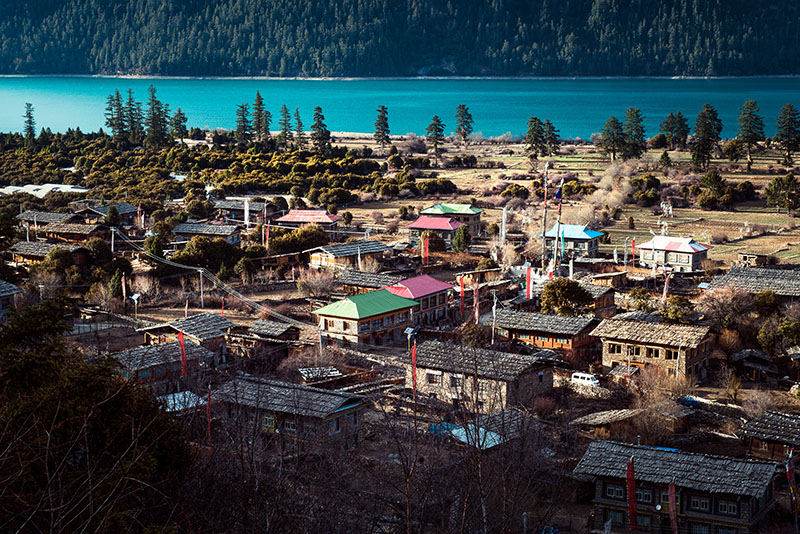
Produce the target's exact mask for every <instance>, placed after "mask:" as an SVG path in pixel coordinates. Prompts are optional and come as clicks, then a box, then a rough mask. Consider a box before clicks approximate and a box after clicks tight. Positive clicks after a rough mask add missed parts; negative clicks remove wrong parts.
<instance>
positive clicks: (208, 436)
mask: <svg viewBox="0 0 800 534" xmlns="http://www.w3.org/2000/svg"><path fill="white" fill-rule="evenodd" d="M206 421H207V423H208V426H207V428H206V439H207V440H208V444H209V445H211V386H208V402H206Z"/></svg>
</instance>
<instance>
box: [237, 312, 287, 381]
mask: <svg viewBox="0 0 800 534" xmlns="http://www.w3.org/2000/svg"><path fill="white" fill-rule="evenodd" d="M225 339H226V346H227V350H228V353H227V357H228V362H229V363H230V364H232V365H237V364H238V365H239V366H240V367H243V368H245V370H247V371H249V372H252V371H255V372H261V371H272V370H274V369H275V367H277V365H278V364H279V363H280V362H281V361H282V360H283V359H284V358H286V357H287V356H288V355H289V342H291V341H297V340H298V339H300V329H299V328H298V327H296V326H293V325H290V324H287V323H279V322H277V321H268V320H266V319H258V320H256V321H254V322H253V324H251V325H250V326H248V327H247V328H246V329H245V328H243V327H235V328H230V329H228V334H227V335H226V338H225Z"/></svg>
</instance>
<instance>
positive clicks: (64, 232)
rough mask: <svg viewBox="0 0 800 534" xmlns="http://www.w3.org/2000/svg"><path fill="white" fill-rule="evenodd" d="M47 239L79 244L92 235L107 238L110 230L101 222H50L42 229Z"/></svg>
mask: <svg viewBox="0 0 800 534" xmlns="http://www.w3.org/2000/svg"><path fill="white" fill-rule="evenodd" d="M41 233H44V236H45V237H46V238H47V239H52V240H53V241H58V242H60V243H69V244H72V245H80V244H82V243H85V242H86V241H88V240H89V239H91V238H93V237H99V238H100V239H103V240H108V238H109V236H110V231H109V229H108V228H107V227H106V226H103V225H102V224H76V223H55V222H54V223H50V224H48V225H47V226H45V227H44V228H43V229H42V232H41Z"/></svg>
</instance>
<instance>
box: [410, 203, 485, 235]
mask: <svg viewBox="0 0 800 534" xmlns="http://www.w3.org/2000/svg"><path fill="white" fill-rule="evenodd" d="M481 213H483V210H482V209H481V208H476V207H475V206H473V205H471V204H450V203H438V204H434V205H433V206H430V207H428V208H425V209H423V210H421V211H420V212H419V214H420V215H426V216H429V217H443V218H445V219H454V220H456V221H458V222H460V223H461V224H465V225H466V226H467V230H469V235H471V236H473V237H478V236H479V235H481Z"/></svg>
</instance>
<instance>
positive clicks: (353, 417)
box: [350, 411, 358, 428]
mask: <svg viewBox="0 0 800 534" xmlns="http://www.w3.org/2000/svg"><path fill="white" fill-rule="evenodd" d="M350 426H352V427H353V428H358V411H355V412H353V413H351V414H350Z"/></svg>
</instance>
